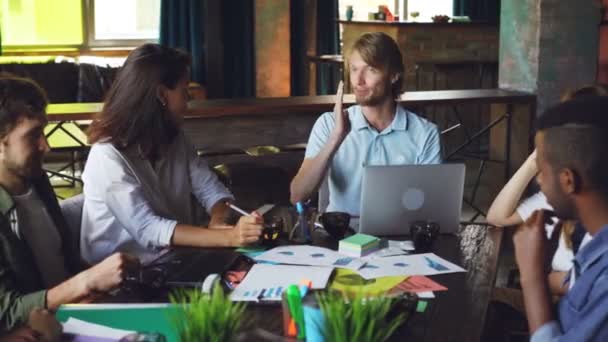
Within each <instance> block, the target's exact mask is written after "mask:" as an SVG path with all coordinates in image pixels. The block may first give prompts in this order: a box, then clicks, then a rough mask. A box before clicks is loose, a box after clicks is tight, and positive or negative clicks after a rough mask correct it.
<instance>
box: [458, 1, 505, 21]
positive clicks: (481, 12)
mask: <svg viewBox="0 0 608 342" xmlns="http://www.w3.org/2000/svg"><path fill="white" fill-rule="evenodd" d="M454 15H467V16H469V18H471V20H472V21H481V22H490V23H498V21H499V19H500V0H454Z"/></svg>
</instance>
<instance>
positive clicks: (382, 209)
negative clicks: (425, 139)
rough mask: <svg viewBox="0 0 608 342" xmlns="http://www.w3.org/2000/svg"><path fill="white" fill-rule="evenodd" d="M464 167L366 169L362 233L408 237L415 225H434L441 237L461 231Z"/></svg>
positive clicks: (415, 166) (378, 167) (361, 220)
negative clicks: (433, 223) (417, 222)
mask: <svg viewBox="0 0 608 342" xmlns="http://www.w3.org/2000/svg"><path fill="white" fill-rule="evenodd" d="M464 176H465V166H464V164H438V165H396V166H366V167H365V169H364V172H363V183H362V191H361V210H360V215H361V218H360V222H359V232H360V233H365V234H370V235H407V234H409V231H410V224H411V223H412V222H415V221H433V222H437V223H439V225H440V232H441V233H454V232H456V231H457V230H458V224H459V222H460V214H461V211H462V195H463V191H464Z"/></svg>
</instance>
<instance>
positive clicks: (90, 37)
mask: <svg viewBox="0 0 608 342" xmlns="http://www.w3.org/2000/svg"><path fill="white" fill-rule="evenodd" d="M102 1H103V0H102ZM81 6H82V7H81V8H82V40H83V42H82V44H47V45H3V46H2V53H3V55H7V56H10V55H13V54H18V55H21V54H29V53H32V54H39V53H53V52H56V51H65V52H83V51H87V52H93V51H104V50H131V49H133V48H135V47H137V46H139V45H142V44H145V43H157V42H158V39H95V0H81ZM159 20H160V18H159ZM159 30H160V27H159ZM159 35H160V32H159Z"/></svg>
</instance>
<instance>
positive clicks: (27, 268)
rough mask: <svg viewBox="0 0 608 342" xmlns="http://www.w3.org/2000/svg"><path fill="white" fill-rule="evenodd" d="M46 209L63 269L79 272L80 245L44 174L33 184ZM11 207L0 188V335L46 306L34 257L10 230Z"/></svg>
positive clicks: (44, 292)
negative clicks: (53, 226) (62, 258)
mask: <svg viewBox="0 0 608 342" xmlns="http://www.w3.org/2000/svg"><path fill="white" fill-rule="evenodd" d="M32 186H33V188H34V190H35V191H36V192H37V194H38V196H39V197H40V200H41V201H42V203H44V205H45V206H46V209H47V211H48V213H49V215H50V216H51V218H52V220H53V222H54V224H55V226H56V227H57V231H58V233H59V236H60V237H61V242H62V249H63V256H64V259H65V262H66V270H67V271H68V272H69V273H70V274H76V273H77V272H79V271H80V270H81V266H82V263H81V259H80V253H79V248H78V247H79V245H78V241H77V240H76V238H75V237H74V236H73V235H74V234H73V233H72V232H70V230H69V229H67V224H66V222H65V219H64V218H63V215H62V214H61V209H60V208H59V203H58V202H57V198H56V197H55V193H54V192H53V189H52V187H51V184H50V182H49V179H48V178H47V177H46V175H44V176H42V177H40V178H38V179H35V180H34V181H33V183H32ZM13 208H14V202H13V198H12V197H11V195H10V194H9V193H8V192H7V191H6V190H5V189H4V188H2V186H0V332H1V331H7V330H10V329H12V328H14V327H15V326H17V325H19V324H22V323H24V322H26V321H27V318H28V315H29V313H30V311H31V310H32V309H34V308H36V307H38V308H45V307H46V292H47V289H45V287H44V284H43V282H42V277H41V274H40V271H39V269H38V266H37V265H36V262H35V260H34V255H33V254H32V251H31V249H30V247H29V246H28V245H27V243H26V242H25V241H24V240H22V239H20V238H19V237H18V236H17V235H16V234H15V233H14V232H13V230H12V229H11V225H10V221H9V213H10V211H11V210H12V209H13Z"/></svg>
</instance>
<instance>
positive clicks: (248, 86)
mask: <svg viewBox="0 0 608 342" xmlns="http://www.w3.org/2000/svg"><path fill="white" fill-rule="evenodd" d="M253 1H254V0H225V1H222V18H223V20H222V22H223V28H222V29H223V35H224V39H223V41H224V42H225V44H224V96H225V97H253V96H255V63H254V61H255V50H254V49H255V47H254V37H253V32H254V3H253Z"/></svg>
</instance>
